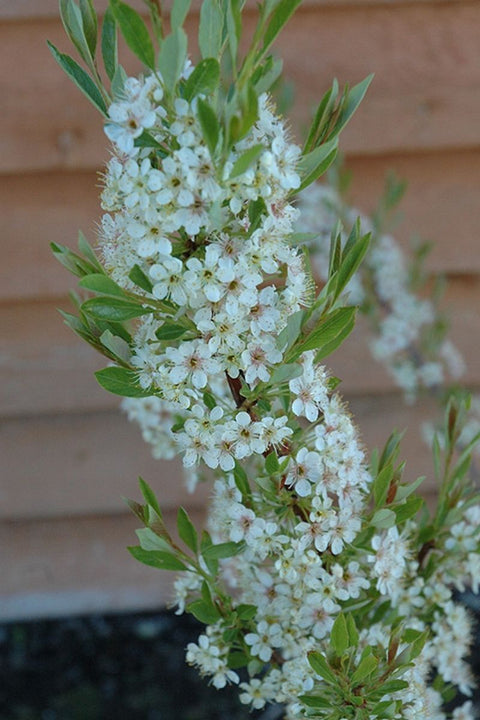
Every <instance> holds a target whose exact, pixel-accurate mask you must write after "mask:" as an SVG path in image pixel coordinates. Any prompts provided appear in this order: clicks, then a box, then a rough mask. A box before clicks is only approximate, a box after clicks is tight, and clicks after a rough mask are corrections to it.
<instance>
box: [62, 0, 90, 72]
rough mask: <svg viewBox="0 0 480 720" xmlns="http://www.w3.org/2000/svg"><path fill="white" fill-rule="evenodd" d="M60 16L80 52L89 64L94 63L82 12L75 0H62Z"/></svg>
mask: <svg viewBox="0 0 480 720" xmlns="http://www.w3.org/2000/svg"><path fill="white" fill-rule="evenodd" d="M59 5H60V17H61V18H62V22H63V27H64V28H65V32H66V33H67V35H68V37H69V38H70V40H71V41H72V43H73V45H75V47H76V49H77V51H78V54H79V55H80V57H81V58H82V60H84V61H85V62H86V63H87V65H89V64H91V63H92V60H93V58H92V52H91V49H90V47H89V44H88V41H87V38H86V35H85V29H84V25H83V18H82V13H81V11H80V8H79V7H78V5H76V4H75V3H74V2H73V0H60V3H59Z"/></svg>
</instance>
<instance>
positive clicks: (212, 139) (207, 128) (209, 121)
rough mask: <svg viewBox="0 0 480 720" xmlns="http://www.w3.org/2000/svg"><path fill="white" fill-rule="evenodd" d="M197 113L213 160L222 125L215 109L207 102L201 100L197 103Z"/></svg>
mask: <svg viewBox="0 0 480 720" xmlns="http://www.w3.org/2000/svg"><path fill="white" fill-rule="evenodd" d="M197 113H198V119H199V120H200V126H201V128H202V133H203V138H204V140H205V142H206V144H207V147H208V149H209V151H210V155H211V156H212V158H213V156H214V154H215V148H216V147H217V143H218V137H219V134H220V125H219V123H218V119H217V116H216V114H215V111H214V110H213V108H212V107H211V106H210V105H209V104H208V103H207V102H205V100H201V99H200V98H199V99H198V103H197Z"/></svg>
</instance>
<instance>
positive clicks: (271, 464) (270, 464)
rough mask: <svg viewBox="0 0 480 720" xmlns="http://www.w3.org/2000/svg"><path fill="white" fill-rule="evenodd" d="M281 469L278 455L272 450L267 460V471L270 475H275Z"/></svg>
mask: <svg viewBox="0 0 480 720" xmlns="http://www.w3.org/2000/svg"><path fill="white" fill-rule="evenodd" d="M279 467H280V465H279V464H278V457H277V453H276V452H275V450H272V452H270V453H268V455H267V457H266V458H265V470H266V471H267V473H268V475H275V473H276V472H278V468H279Z"/></svg>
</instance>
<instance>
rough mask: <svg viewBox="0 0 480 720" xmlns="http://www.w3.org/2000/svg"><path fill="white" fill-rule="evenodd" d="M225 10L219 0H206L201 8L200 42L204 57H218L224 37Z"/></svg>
mask: <svg viewBox="0 0 480 720" xmlns="http://www.w3.org/2000/svg"><path fill="white" fill-rule="evenodd" d="M223 19H224V18H223V12H222V9H221V7H220V3H219V2H218V0H204V1H203V3H202V7H201V9H200V26H199V30H198V44H199V47H200V52H201V54H202V58H207V57H211V58H218V56H219V55H220V48H221V46H222V37H223Z"/></svg>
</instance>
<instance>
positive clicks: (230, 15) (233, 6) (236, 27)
mask: <svg viewBox="0 0 480 720" xmlns="http://www.w3.org/2000/svg"><path fill="white" fill-rule="evenodd" d="M225 18H226V25H227V36H228V45H229V48H230V57H231V59H232V67H233V68H236V67H237V55H238V43H239V41H240V38H241V35H242V2H241V0H227V7H226V11H225Z"/></svg>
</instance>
